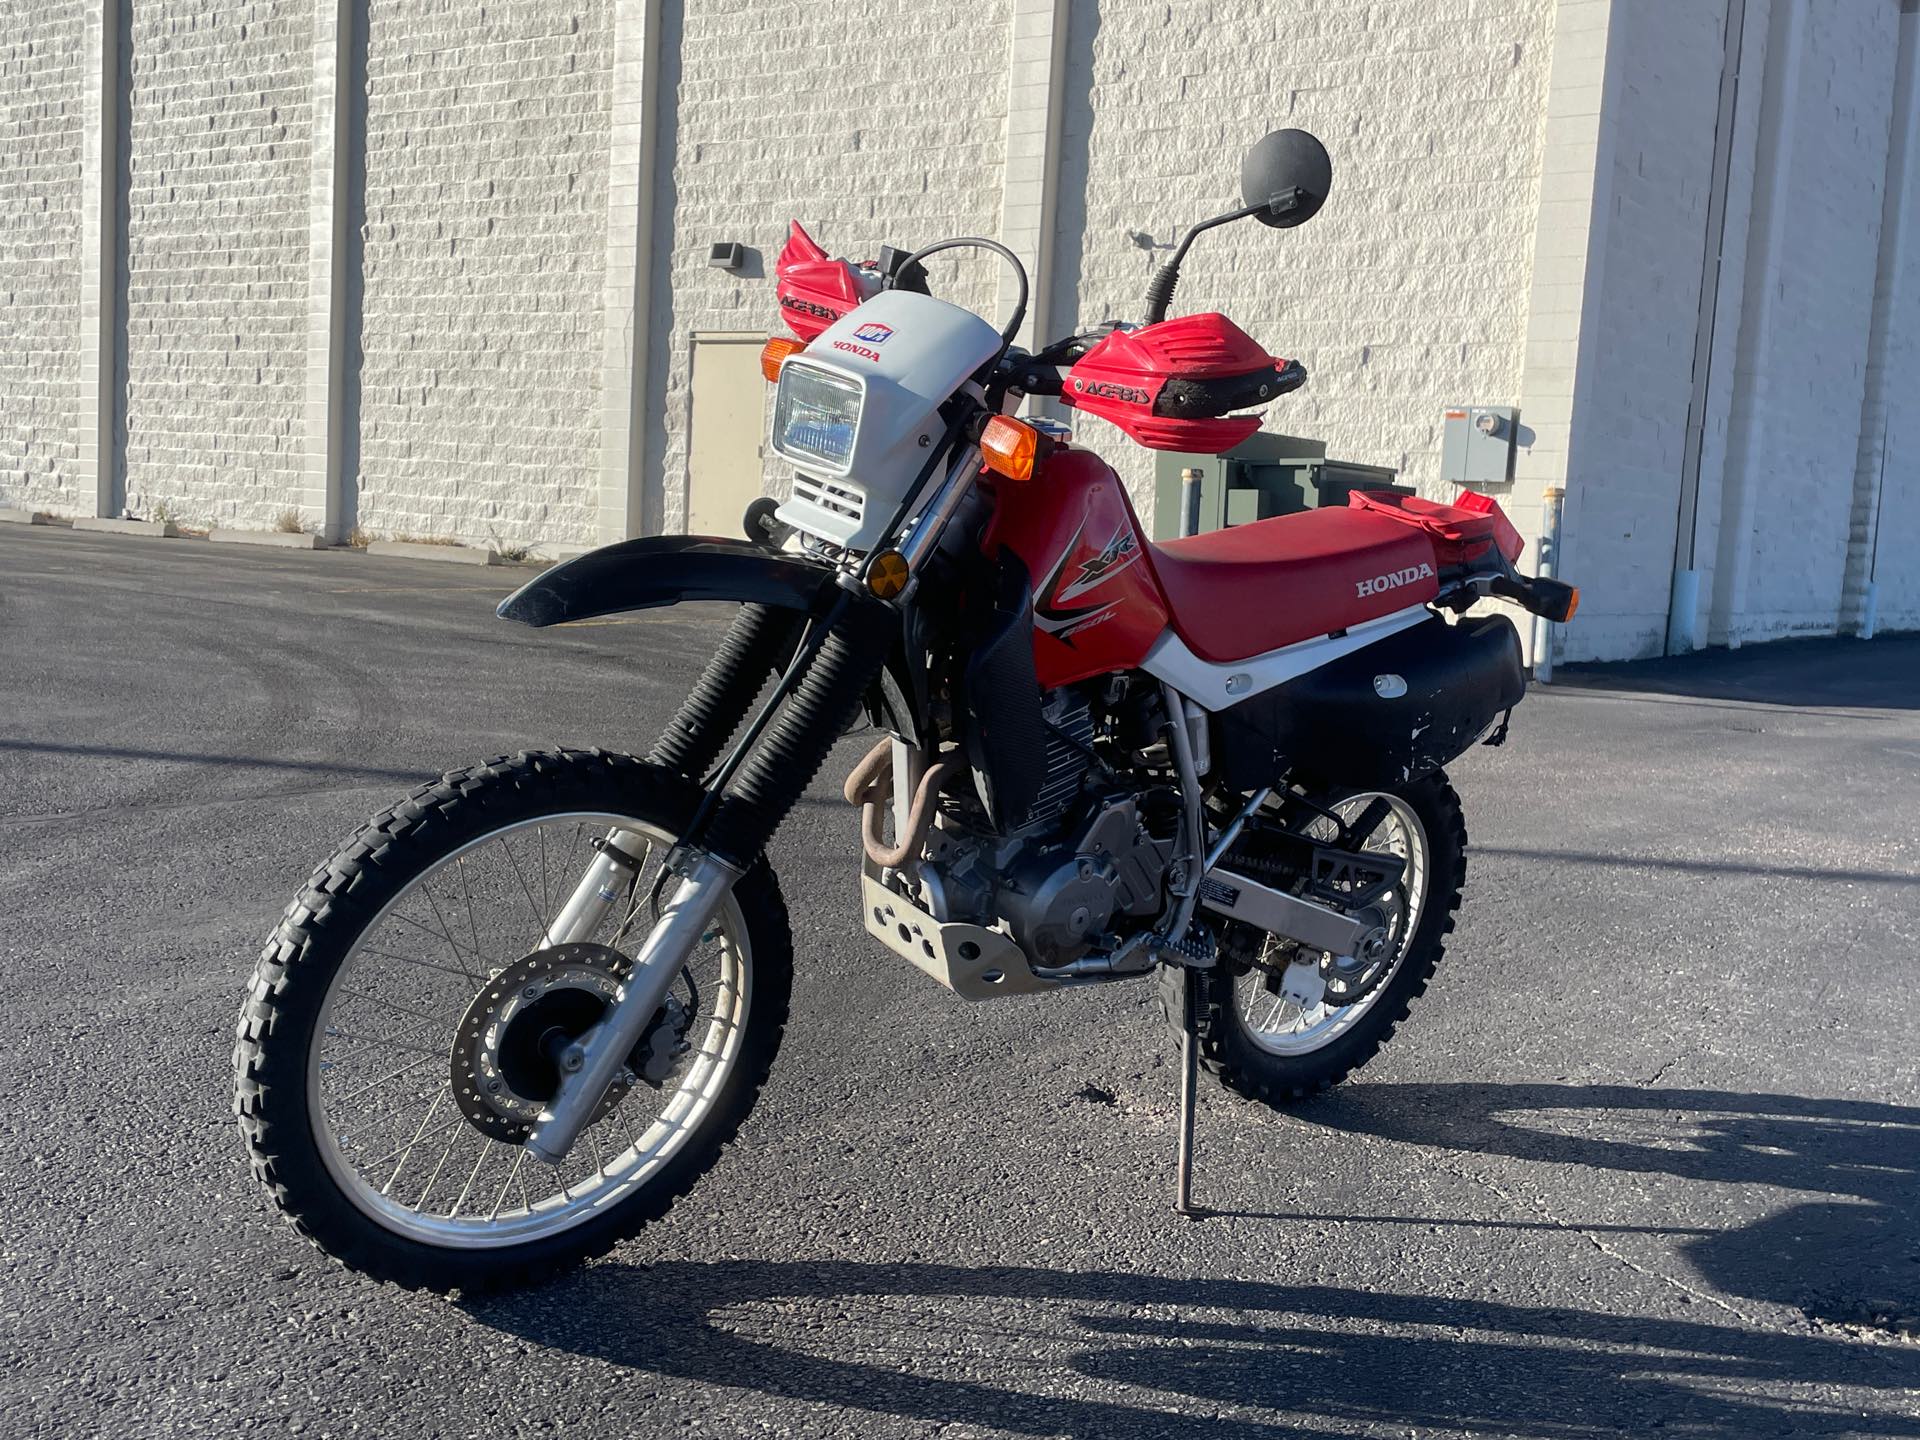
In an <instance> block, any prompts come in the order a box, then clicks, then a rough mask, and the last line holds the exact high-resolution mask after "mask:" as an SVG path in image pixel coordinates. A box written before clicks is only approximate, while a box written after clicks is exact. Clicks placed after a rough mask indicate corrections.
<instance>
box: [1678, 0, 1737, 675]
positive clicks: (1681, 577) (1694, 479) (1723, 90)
mask: <svg viewBox="0 0 1920 1440" xmlns="http://www.w3.org/2000/svg"><path fill="white" fill-rule="evenodd" d="M1746 29H1747V0H1728V4H1727V22H1726V38H1725V58H1724V59H1723V60H1722V61H1721V64H1720V108H1719V112H1718V114H1717V116H1716V117H1715V119H1714V127H1713V170H1712V179H1711V180H1710V182H1709V188H1708V192H1707V226H1706V254H1705V257H1704V258H1703V259H1702V261H1701V264H1700V306H1699V310H1698V312H1697V313H1696V315H1695V317H1694V326H1693V394H1692V396H1691V398H1690V399H1689V401H1688V404H1687V434H1686V445H1685V448H1684V450H1683V452H1682V454H1681V459H1680V509H1679V514H1678V517H1677V518H1676V520H1675V522H1674V535H1673V551H1674V553H1673V589H1672V592H1671V594H1670V596H1669V598H1668V602H1667V651H1666V653H1667V654H1669V655H1679V654H1684V653H1685V652H1687V651H1689V650H1692V649H1694V648H1695V645H1696V641H1695V627H1696V625H1697V624H1698V623H1699V615H1700V569H1699V566H1698V564H1697V563H1696V555H1695V551H1696V550H1697V549H1698V547H1699V543H1700V460H1701V452H1702V451H1703V450H1704V449H1705V448H1706V430H1707V397H1708V395H1709V394H1710V393H1711V388H1712V381H1713V339H1714V331H1715V328H1716V322H1717V321H1718V319H1719V314H1720V271H1721V265H1722V260H1723V258H1724V256H1725V253H1726V242H1727V184H1728V180H1729V178H1730V176H1731V173H1732V170H1733V133H1734V123H1735V119H1736V116H1737V113H1738V110H1739V98H1740V47H1741V45H1742V43H1743V42H1744V40H1745V37H1746Z"/></svg>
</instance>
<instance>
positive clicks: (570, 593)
mask: <svg viewBox="0 0 1920 1440" xmlns="http://www.w3.org/2000/svg"><path fill="white" fill-rule="evenodd" d="M833 578H834V572H833V571H832V570H831V569H829V568H828V567H827V566H825V565H822V564H819V563H818V562H816V561H812V560H803V559H801V558H799V557H797V556H793V555H783V554H781V553H780V552H779V551H777V550H768V549H766V548H765V547H764V546H760V545H754V544H751V543H749V542H748V541H745V540H722V539H717V538H715V537H713V536H710V535H650V536H647V537H645V538H643V539H639V540H622V541H621V542H620V543H619V544H617V545H605V546H602V547H601V548H600V549H598V550H589V551H588V552H587V553H586V554H585V555H579V556H576V557H575V558H573V559H572V560H564V561H562V562H561V563H560V564H558V565H556V566H554V567H553V568H552V569H551V570H547V571H544V572H542V573H541V574H539V575H537V576H535V577H534V578H533V579H531V580H529V581H528V582H527V583H526V584H524V585H522V586H521V587H520V588H519V589H518V590H516V591H514V592H513V594H511V595H509V596H508V597H507V598H506V599H504V600H502V601H501V602H500V609H499V611H498V612H497V613H498V614H499V616H500V618H501V619H503V620H518V621H519V622H520V623H521V624H522V625H534V626H544V625H564V624H566V623H567V622H568V621H569V620H591V619H593V618H594V617H596V616H599V615H617V614H619V613H620V612H622V611H625V610H650V609H653V608H655V607H657V606H661V605H678V604H679V603H680V602H681V601H683V600H732V601H753V602H756V603H758V604H761V605H773V606H777V607H780V608H782V609H787V610H812V609H814V608H815V607H816V606H817V605H818V604H819V603H820V600H821V598H822V596H823V595H824V594H825V592H826V591H827V589H828V587H830V586H831V585H832V584H833Z"/></svg>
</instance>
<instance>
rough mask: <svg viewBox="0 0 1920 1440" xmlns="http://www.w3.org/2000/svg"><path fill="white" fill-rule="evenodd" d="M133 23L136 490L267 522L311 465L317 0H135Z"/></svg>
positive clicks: (130, 483) (129, 292) (130, 363)
mask: <svg viewBox="0 0 1920 1440" xmlns="http://www.w3.org/2000/svg"><path fill="white" fill-rule="evenodd" d="M129 38H130V61H131V68H132V86H133V88H132V94H131V101H130V109H129V117H130V118H129V127H130V129H129V133H130V141H131V148H130V150H129V154H128V165H129V189H128V198H127V235H128V251H127V269H126V287H127V288H126V315H127V357H126V386H127V389H126V427H127V450H126V482H127V489H126V494H127V504H128V507H129V508H130V509H132V510H133V511H134V513H136V514H145V513H148V512H149V511H151V510H152V508H153V507H154V506H155V505H157V504H160V503H164V504H165V505H166V506H167V507H168V508H169V509H170V510H171V511H172V512H173V513H174V514H175V515H176V516H178V517H179V518H180V519H182V520H184V521H186V522H188V523H192V524H200V525H219V526H229V527H238V528H250V529H266V528H268V527H270V526H271V525H272V524H273V521H274V518H275V516H276V515H278V514H279V512H280V511H281V510H283V509H285V508H287V507H288V506H289V505H290V504H292V503H293V502H292V496H293V493H294V492H295V490H296V488H297V486H298V484H299V476H300V471H301V463H302V461H301V455H302V449H301V447H302V442H303V434H302V428H301V418H300V413H301V412H300V407H301V401H302V398H303V393H304V390H303V387H304V383H305V376H306V370H305V364H306V361H305V349H306V316H305V305H306V285H307V220H306V202H307V189H308V145H309V136H308V128H309V126H308V105H309V94H310V88H311V72H312V66H313V27H312V5H311V4H310V3H309V0H253V3H247V4H238V5H232V6H222V7H220V8H218V9H209V7H207V6H206V5H205V4H204V3H201V0H138V3H136V4H135V5H134V6H133V10H132V23H131V29H130V32H129ZM124 63H126V62H125V61H123V64H124ZM309 518H310V519H312V520H317V519H318V518H319V517H317V516H314V517H309Z"/></svg>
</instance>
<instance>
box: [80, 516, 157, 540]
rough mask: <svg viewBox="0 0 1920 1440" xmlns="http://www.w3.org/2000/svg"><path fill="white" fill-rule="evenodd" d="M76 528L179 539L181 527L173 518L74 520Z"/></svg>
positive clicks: (110, 533)
mask: <svg viewBox="0 0 1920 1440" xmlns="http://www.w3.org/2000/svg"><path fill="white" fill-rule="evenodd" d="M73 528H74V529H76V530H99V531H103V532H104V533H106V534H108V535H137V536H141V537H142V538H145V539H148V540H177V539H178V538H179V537H180V527H179V526H178V525H175V524H174V523H173V522H172V521H171V520H96V519H91V518H89V519H84V520H76V521H74V522H73Z"/></svg>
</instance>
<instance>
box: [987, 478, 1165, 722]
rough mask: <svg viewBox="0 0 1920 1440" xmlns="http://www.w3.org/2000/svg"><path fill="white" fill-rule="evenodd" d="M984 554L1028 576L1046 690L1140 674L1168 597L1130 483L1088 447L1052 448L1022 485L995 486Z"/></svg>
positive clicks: (1036, 655) (1036, 659)
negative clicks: (1005, 554)
mask: <svg viewBox="0 0 1920 1440" xmlns="http://www.w3.org/2000/svg"><path fill="white" fill-rule="evenodd" d="M995 493H996V496H997V499H998V504H997V506H996V508H995V511H994V517H993V523H992V524H991V525H990V526H989V527H988V529H987V535H986V540H985V548H986V551H987V553H988V554H989V555H997V554H999V553H1000V550H1001V548H1002V547H1005V548H1006V549H1008V550H1011V551H1012V552H1013V553H1014V554H1015V555H1017V556H1019V557H1020V559H1021V561H1022V562H1023V563H1024V564H1025V565H1026V567H1027V573H1028V574H1029V575H1031V576H1032V577H1033V627H1034V628H1033V663H1034V669H1035V671H1036V672H1037V673H1038V675H1039V679H1040V684H1041V686H1042V687H1043V688H1046V689H1052V688H1053V687H1054V686H1056V685H1066V684H1070V683H1071V682H1073V681H1075V680H1085V679H1088V678H1089V677H1091V676H1094V675H1105V674H1109V673H1111V672H1113V671H1116V670H1132V669H1136V668H1138V666H1139V664H1140V662H1141V661H1142V660H1144V659H1145V658H1146V654H1147V651H1148V650H1149V649H1150V648H1151V647H1152V645H1153V642H1154V641H1155V640H1158V639H1159V638H1160V635H1161V632H1163V631H1164V630H1165V629H1166V628H1167V606H1166V601H1165V599H1164V598H1163V597H1162V595H1161V593H1160V583H1159V581H1158V580H1157V579H1156V578H1155V576H1154V573H1153V563H1152V561H1151V560H1150V559H1149V558H1148V555H1147V537H1146V535H1145V534H1144V533H1142V531H1141V529H1140V522H1139V521H1138V520H1137V519H1136V518H1135V516H1134V513H1133V506H1132V504H1131V503H1129V501H1128V500H1127V487H1126V486H1124V485H1122V484H1121V483H1120V477H1119V476H1118V475H1116V474H1114V473H1113V470H1112V467H1110V466H1109V465H1108V464H1107V463H1106V462H1105V461H1104V460H1102V459H1101V458H1100V457H1099V456H1097V455H1095V454H1093V453H1092V452H1091V451H1088V450H1073V449H1064V450H1060V451H1058V452H1056V453H1055V454H1054V455H1053V456H1052V457H1051V458H1049V459H1048V460H1047V461H1046V462H1045V464H1043V465H1042V466H1041V467H1040V469H1039V470H1038V471H1036V472H1035V474H1034V477H1033V479H1031V480H1029V481H1026V482H1024V483H1015V482H1013V481H1008V480H999V481H997V484H996V492H995Z"/></svg>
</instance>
